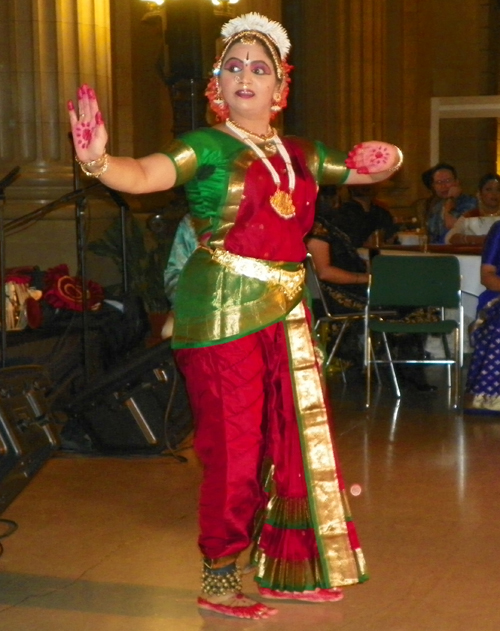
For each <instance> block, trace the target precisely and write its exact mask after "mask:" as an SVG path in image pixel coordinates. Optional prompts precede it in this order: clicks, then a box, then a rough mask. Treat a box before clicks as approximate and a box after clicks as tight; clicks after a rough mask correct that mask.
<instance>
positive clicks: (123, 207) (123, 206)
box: [105, 186, 130, 295]
mask: <svg viewBox="0 0 500 631" xmlns="http://www.w3.org/2000/svg"><path fill="white" fill-rule="evenodd" d="M105 188H106V191H107V192H108V194H109V196H110V197H111V199H112V200H113V201H114V202H115V204H116V205H117V206H118V208H119V209H120V229H121V232H120V238H121V247H122V261H123V276H122V288H123V294H124V295H127V294H128V287H129V280H128V266H127V256H128V252H127V220H126V215H127V212H129V211H130V206H129V205H128V204H127V202H126V201H125V200H124V199H123V197H122V196H121V195H120V194H119V193H118V192H117V191H115V190H114V189H112V188H109V187H108V186H105Z"/></svg>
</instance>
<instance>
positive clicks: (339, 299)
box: [307, 204, 436, 392]
mask: <svg viewBox="0 0 500 631" xmlns="http://www.w3.org/2000/svg"><path fill="white" fill-rule="evenodd" d="M337 217H338V213H335V212H334V209H333V208H328V206H326V205H324V204H317V208H316V216H315V219H314V225H313V228H312V230H311V232H310V233H309V238H308V241H307V249H308V250H309V252H310V253H311V255H312V258H313V261H314V267H315V269H316V273H317V275H318V280H319V283H320V286H321V289H322V291H323V295H324V297H325V300H326V303H327V305H328V309H329V310H330V313H333V314H343V313H353V312H356V311H359V312H360V313H362V312H363V311H364V309H365V307H366V299H367V290H368V280H369V274H368V269H367V264H366V261H365V260H364V259H363V258H361V256H360V255H359V253H358V251H357V249H356V248H355V247H354V246H353V244H352V242H351V239H350V238H349V236H348V235H347V234H346V233H345V232H343V231H342V230H341V229H340V228H339V226H338V221H337ZM399 315H400V317H401V318H403V319H405V320H407V319H410V320H413V321H419V320H421V319H422V318H425V319H427V318H428V317H430V316H429V314H428V312H427V310H422V309H417V310H410V311H408V312H400V314H399ZM362 334H363V324H362V322H356V323H354V324H352V325H351V327H350V328H349V329H348V331H347V332H346V334H345V336H344V338H343V340H342V345H341V349H339V356H341V357H345V358H346V359H350V360H351V361H352V360H354V362H355V363H357V364H358V365H361V363H362V353H363V349H362V342H361V336H362ZM392 343H393V346H394V350H395V352H396V353H397V354H400V355H401V356H408V357H410V356H411V357H415V358H416V359H422V358H423V356H424V343H423V339H422V337H421V336H420V335H402V336H397V337H396V338H395V339H393V340H392ZM398 372H399V377H400V379H401V381H402V382H403V383H409V384H411V385H413V386H414V387H415V388H417V390H419V391H421V392H433V391H435V390H436V387H435V386H433V385H431V384H429V383H427V379H426V377H425V373H424V369H423V367H422V366H421V365H418V364H416V365H414V366H401V367H399V368H398Z"/></svg>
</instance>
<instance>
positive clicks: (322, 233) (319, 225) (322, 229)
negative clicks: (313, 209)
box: [308, 217, 330, 243]
mask: <svg viewBox="0 0 500 631" xmlns="http://www.w3.org/2000/svg"><path fill="white" fill-rule="evenodd" d="M308 238H309V239H318V241H326V243H330V233H329V231H328V229H327V228H326V226H325V225H324V224H323V222H322V221H321V218H319V217H316V219H315V220H314V224H313V227H312V229H311V232H310V233H309V234H308Z"/></svg>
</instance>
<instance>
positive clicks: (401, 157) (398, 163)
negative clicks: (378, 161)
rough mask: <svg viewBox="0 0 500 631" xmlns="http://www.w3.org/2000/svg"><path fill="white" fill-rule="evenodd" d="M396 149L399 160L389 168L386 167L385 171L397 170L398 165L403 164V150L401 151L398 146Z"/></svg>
mask: <svg viewBox="0 0 500 631" xmlns="http://www.w3.org/2000/svg"><path fill="white" fill-rule="evenodd" d="M393 146H394V147H396V145H393ZM396 149H397V152H398V156H399V160H398V162H397V164H396V165H394V166H393V167H391V168H390V169H386V171H388V172H389V173H393V172H394V171H397V170H398V169H399V167H400V166H401V165H402V164H403V152H402V151H401V149H400V148H399V147H396Z"/></svg>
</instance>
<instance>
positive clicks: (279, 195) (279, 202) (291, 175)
mask: <svg viewBox="0 0 500 631" xmlns="http://www.w3.org/2000/svg"><path fill="white" fill-rule="evenodd" d="M226 126H227V127H229V129H231V131H233V132H234V133H235V134H236V135H237V136H239V137H240V138H241V140H243V142H244V143H245V144H247V145H248V146H249V147H251V148H252V149H253V150H254V152H255V153H256V154H257V156H258V157H259V158H260V159H261V160H262V162H263V163H264V165H265V166H266V168H267V170H268V171H269V173H270V174H271V177H272V178H273V181H274V183H275V184H276V191H275V192H274V193H273V195H271V197H270V198H269V203H270V204H271V206H272V207H273V209H274V210H275V211H276V212H277V213H278V215H279V216H280V217H283V218H284V219H291V218H292V217H295V205H294V203H293V199H292V193H293V191H294V190H295V171H294V170H293V167H292V161H291V159H290V154H289V153H288V151H287V150H286V148H285V146H284V145H283V143H282V142H281V138H280V137H279V136H278V134H277V133H276V130H275V129H273V135H272V137H270V138H268V140H272V142H274V144H275V145H276V149H277V150H278V153H279V154H280V156H281V157H282V158H283V160H284V162H285V166H286V172H287V175H288V193H287V192H286V191H283V190H281V180H280V176H279V175H278V172H277V171H276V169H275V168H274V167H273V165H272V164H271V163H270V162H269V160H268V159H267V156H266V154H265V153H264V152H263V151H262V149H261V148H260V147H258V146H257V145H256V144H255V143H254V141H253V140H252V139H251V138H250V136H249V134H251V132H249V131H248V130H247V129H245V128H243V127H241V126H239V125H236V124H235V123H234V122H233V121H231V120H229V119H228V120H227V121H226ZM252 135H253V136H255V134H252Z"/></svg>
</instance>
